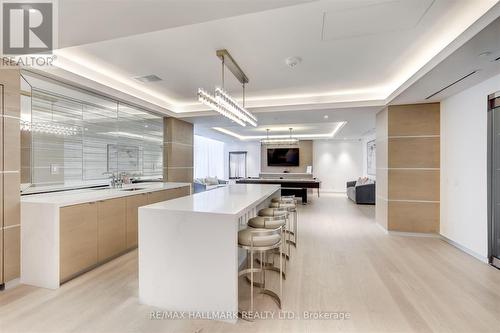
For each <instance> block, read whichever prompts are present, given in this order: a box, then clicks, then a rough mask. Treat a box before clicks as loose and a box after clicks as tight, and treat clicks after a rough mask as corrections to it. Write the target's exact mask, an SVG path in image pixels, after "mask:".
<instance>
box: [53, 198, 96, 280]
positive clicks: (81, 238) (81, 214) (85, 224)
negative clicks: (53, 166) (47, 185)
mask: <svg viewBox="0 0 500 333" xmlns="http://www.w3.org/2000/svg"><path fill="white" fill-rule="evenodd" d="M59 221H60V222H59V233H60V255H59V277H60V280H61V281H65V280H67V279H69V278H71V277H73V276H75V275H76V274H78V273H80V272H82V271H84V270H86V269H88V268H90V267H92V266H94V265H96V264H97V204H96V203H95V202H91V203H84V204H80V205H74V206H67V207H62V208H61V209H60V215H59Z"/></svg>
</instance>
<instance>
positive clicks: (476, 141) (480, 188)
mask: <svg viewBox="0 0 500 333" xmlns="http://www.w3.org/2000/svg"><path fill="white" fill-rule="evenodd" d="M499 90H500V75H497V76H495V77H493V78H491V79H489V80H487V81H484V82H482V83H480V84H478V85H476V86H474V87H471V88H469V89H467V90H465V91H463V92H461V93H459V94H456V95H454V96H451V97H449V98H447V99H445V100H443V101H442V102H441V231H440V232H441V234H442V235H443V236H445V237H446V238H448V239H450V240H452V241H453V242H455V243H457V244H458V245H460V246H462V247H464V248H465V249H467V250H468V251H469V252H472V254H475V255H477V256H480V257H481V258H483V259H486V257H487V255H488V238H487V237H488V216H487V108H488V106H487V96H488V95H489V94H491V93H493V92H496V91H499Z"/></svg>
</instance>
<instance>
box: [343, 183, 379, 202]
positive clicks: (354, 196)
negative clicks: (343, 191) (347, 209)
mask: <svg viewBox="0 0 500 333" xmlns="http://www.w3.org/2000/svg"><path fill="white" fill-rule="evenodd" d="M347 197H348V198H349V199H351V200H352V201H354V202H355V203H357V204H365V205H374V204H375V183H372V184H364V185H358V186H356V181H352V182H347Z"/></svg>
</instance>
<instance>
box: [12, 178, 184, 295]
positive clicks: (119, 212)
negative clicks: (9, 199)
mask: <svg viewBox="0 0 500 333" xmlns="http://www.w3.org/2000/svg"><path fill="white" fill-rule="evenodd" d="M190 193H191V184H190V183H139V184H130V185H126V186H124V187H123V188H115V189H112V188H101V189H98V188H94V189H81V190H71V191H64V192H52V193H43V194H33V195H25V196H22V197H21V226H22V227H21V283H24V284H29V285H33V286H37V287H44V288H50V289H57V288H59V286H60V284H61V283H64V282H66V281H68V280H70V279H72V278H74V277H76V276H78V275H80V274H83V273H85V272H86V271H89V270H91V269H93V268H94V267H97V266H99V265H101V264H103V263H105V262H107V261H109V260H112V259H114V258H115V257H118V256H120V255H122V254H124V253H126V252H127V251H130V250H133V249H135V248H136V247H137V243H138V235H137V232H138V210H139V207H141V206H146V205H148V204H153V203H157V202H161V201H167V200H171V199H175V198H179V197H181V196H186V195H190Z"/></svg>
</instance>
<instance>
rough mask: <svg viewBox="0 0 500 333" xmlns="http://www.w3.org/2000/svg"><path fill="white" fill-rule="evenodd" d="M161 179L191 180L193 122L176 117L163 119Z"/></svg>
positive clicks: (190, 181) (169, 180) (174, 180)
mask: <svg viewBox="0 0 500 333" xmlns="http://www.w3.org/2000/svg"><path fill="white" fill-rule="evenodd" d="M163 131H164V135H163V138H164V143H163V158H164V162H163V179H164V181H168V182H186V183H192V182H193V124H191V123H188V122H186V121H183V120H180V119H177V118H164V120H163Z"/></svg>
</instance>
